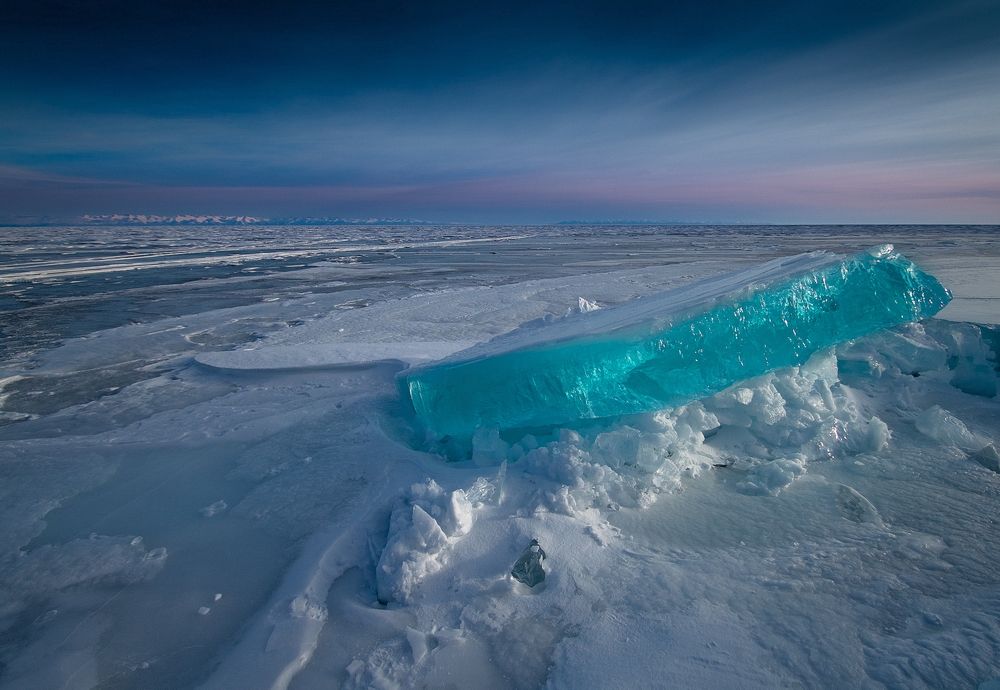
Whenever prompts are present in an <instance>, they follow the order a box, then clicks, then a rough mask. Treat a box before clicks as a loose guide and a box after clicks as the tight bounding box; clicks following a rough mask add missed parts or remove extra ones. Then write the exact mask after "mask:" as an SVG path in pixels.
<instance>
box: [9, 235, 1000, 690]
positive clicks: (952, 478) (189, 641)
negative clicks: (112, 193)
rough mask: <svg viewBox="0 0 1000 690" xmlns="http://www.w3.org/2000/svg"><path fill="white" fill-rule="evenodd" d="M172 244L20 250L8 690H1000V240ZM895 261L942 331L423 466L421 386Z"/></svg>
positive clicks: (298, 239) (484, 439)
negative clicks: (569, 334)
mask: <svg viewBox="0 0 1000 690" xmlns="http://www.w3.org/2000/svg"><path fill="white" fill-rule="evenodd" d="M175 231H176V232H177V234H176V235H175V236H172V237H169V238H155V237H153V238H152V239H151V237H152V236H151V235H150V234H149V233H152V232H154V231H153V230H150V229H142V230H136V231H135V234H134V235H128V234H127V233H125V234H124V235H122V234H118V233H121V229H115V231H111V230H107V231H101V230H100V229H86V230H80V231H79V233H80V237H82V238H83V239H80V240H79V241H77V242H75V243H74V244H73V247H74V248H73V250H72V251H70V250H66V251H65V252H63V253H60V251H58V250H59V246H60V245H59V242H60V241H61V238H60V236H59V235H58V233H54V234H53V237H52V239H51V240H49V241H47V242H48V243H47V244H46V242H42V241H39V242H36V243H35V244H34V245H30V246H29V244H30V243H25V242H23V240H20V239H18V238H15V237H13V236H11V237H6V238H5V239H4V241H5V242H6V246H10V247H14V246H17V247H19V248H20V249H19V251H18V252H15V251H11V252H10V253H9V256H10V257H12V258H10V259H7V260H5V262H4V263H3V264H2V265H0V271H2V273H3V275H4V276H5V280H7V281H8V284H7V288H6V293H5V295H4V302H3V305H4V308H5V309H7V311H6V312H4V313H3V314H2V315H0V317H2V324H3V327H4V333H5V339H4V343H3V344H4V347H5V353H6V354H5V362H4V364H3V370H2V371H0V385H2V386H3V388H2V390H0V401H2V408H0V415H2V421H3V422H5V423H6V426H3V427H0V442H2V450H0V453H2V455H0V584H2V587H0V662H2V663H3V667H2V668H0V688H4V689H7V688H11V689H13V688H19V689H20V688H25V689H29V688H30V689H32V690H34V689H38V690H46V689H48V688H53V689H54V688H81V689H82V688H136V689H138V688H141V689H151V690H152V689H164V690H166V689H182V688H213V689H224V690H243V689H246V690H253V689H256V688H261V689H265V688H286V687H287V688H292V689H296V690H312V689H319V688H331V687H344V688H367V687H374V688H424V687H426V688H447V687H454V688H537V687H543V686H544V687H549V688H567V689H569V688H572V689H574V690H575V689H581V688H609V687H610V688H617V687H621V688H663V687H678V688H711V689H716V688H720V687H732V688H768V689H771V688H782V687H787V688H838V689H840V688H907V689H909V688H948V689H951V688H955V689H960V688H977V687H980V686H981V684H986V686H985V687H989V684H990V683H991V682H995V683H1000V679H998V677H1000V585H998V583H997V578H998V575H1000V527H998V524H997V519H998V518H997V517H996V516H997V515H1000V474H998V470H1000V466H998V465H997V462H998V460H1000V457H998V455H997V452H996V448H997V447H998V446H1000V424H998V422H1000V400H998V398H997V388H996V386H997V378H996V364H997V362H996V355H995V353H996V351H997V349H998V348H1000V331H998V330H997V329H996V328H993V329H991V328H989V327H988V325H989V324H993V325H996V324H1000V238H998V236H997V234H996V229H995V228H994V229H985V230H984V229H974V228H933V227H928V228H867V229H863V230H856V229H850V228H847V229H844V228H837V229H830V228H826V229H796V230H789V229H772V230H768V229H759V228H758V229H752V230H744V231H740V230H738V229H733V228H716V229H707V230H706V229H701V230H694V229H688V230H684V229H680V230H676V231H672V232H666V231H662V230H661V231H652V230H649V229H642V228H627V227H622V228H592V229H580V228H547V229H535V230H530V229H523V228H489V229H462V230H455V229H453V228H449V229H439V230H429V229H426V228H419V229H411V230H409V231H406V230H403V229H379V230H373V229H367V228H366V229H365V230H364V232H366V233H372V232H380V233H383V235H380V236H371V235H368V236H365V237H364V238H362V239H360V240H352V239H351V238H350V237H349V236H346V235H345V236H343V237H340V236H338V237H335V238H328V241H326V243H325V244H324V241H322V237H321V235H322V232H323V231H321V230H315V229H313V230H302V229H295V230H294V231H292V230H287V231H279V230H276V229H264V230H261V231H259V236H258V237H257V238H256V239H254V238H250V239H248V238H247V237H246V236H243V235H240V234H239V233H241V232H245V231H244V230H242V229H234V230H232V231H227V232H232V233H233V234H232V235H231V236H227V237H223V238H221V239H216V240H214V241H213V243H212V246H208V243H206V242H205V241H203V240H202V239H201V238H198V237H196V236H194V235H190V236H189V235H184V232H182V231H179V230H177V229H173V228H171V229H168V230H165V231H163V232H166V233H171V232H175ZM335 231H336V232H338V233H348V232H349V230H347V229H342V228H337V229H336V230H335ZM19 232H20V233H22V234H23V231H22V230H19ZM330 232H333V231H330ZM407 232H409V233H410V234H407ZM295 233H299V234H295ZM308 233H314V234H311V235H310V234H308ZM435 233H437V234H435ZM126 236H127V237H128V241H129V242H130V244H129V245H128V247H126V248H124V249H123V248H122V247H121V246H120V243H121V242H122V241H124V240H122V237H126ZM74 237H75V236H74ZM154 240H155V241H154ZM168 240H169V241H168ZM19 242H20V244H18V243H19ZM199 242H200V243H201V244H199ZM883 242H893V243H895V244H896V246H897V249H899V250H900V251H901V252H902V253H903V254H904V255H905V256H907V257H908V258H910V259H912V260H914V261H916V262H917V263H918V264H919V265H920V266H921V267H922V268H924V269H925V270H927V271H928V272H930V273H931V274H933V275H935V276H936V277H937V278H938V279H939V280H940V281H941V282H942V283H943V284H945V285H946V286H947V287H949V288H950V289H951V290H952V291H953V293H954V295H955V299H954V300H953V301H952V303H951V304H950V305H948V307H946V308H945V310H943V311H942V312H941V313H940V314H939V315H938V318H937V319H933V320H928V321H925V322H923V323H920V324H908V325H904V326H900V327H897V328H895V329H892V330H890V331H884V332H881V333H878V334H874V335H872V336H868V337H866V338H862V339H859V340H857V341H853V342H849V343H843V344H841V345H839V346H837V347H835V348H830V349H826V350H823V351H821V352H819V353H817V354H816V355H815V356H813V358H812V359H811V360H810V361H809V362H808V363H807V364H805V365H803V366H802V367H796V368H786V369H782V370H779V371H776V372H773V373H771V374H767V375H765V376H761V377H757V378H755V379H750V380H745V381H740V382H737V383H736V384H734V385H733V386H732V387H730V388H728V389H726V390H725V391H722V392H721V393H718V394H715V395H712V396H708V397H706V398H704V399H702V400H698V401H696V402H693V403H690V404H688V405H685V406H683V407H680V408H675V409H672V410H663V411H659V412H655V413H648V414H641V415H633V416H629V417H625V418H616V419H605V420H600V421H594V422H590V423H578V424H576V425H573V428H566V429H555V430H551V431H550V432H549V431H540V432H539V433H538V434H536V435H534V436H530V437H525V438H516V439H515V438H502V437H500V436H498V435H496V434H489V433H484V434H481V435H480V436H479V437H478V438H477V442H476V446H475V448H474V451H473V455H472V457H471V459H468V460H464V461H461V462H447V461H445V460H444V459H443V458H441V457H439V456H436V455H432V454H428V453H424V452H420V451H419V450H415V448H420V447H423V441H424V438H423V437H422V436H421V432H420V429H419V423H418V422H417V421H416V420H414V419H413V417H412V413H411V412H408V408H407V406H406V404H405V401H402V400H400V397H399V393H398V389H397V386H396V375H397V374H398V373H399V372H400V371H402V370H403V369H404V368H405V367H407V366H410V365H412V364H417V363H422V362H425V361H427V360H428V359H436V358H440V357H445V356H447V355H448V354H450V353H451V352H453V351H456V350H460V349H464V348H465V347H468V346H470V345H471V344H474V343H477V342H481V341H484V340H487V339H489V338H492V337H494V336H496V335H499V334H502V333H505V332H507V331H510V330H512V329H514V328H515V327H517V326H518V325H519V324H522V323H524V322H528V321H531V320H534V319H543V318H544V317H546V316H547V315H553V316H556V317H559V316H562V315H564V314H566V313H567V311H568V310H571V309H573V308H577V309H578V310H579V308H580V306H581V305H597V306H600V307H608V306H611V305H616V304H621V303H623V302H626V301H628V300H631V299H634V298H636V297H640V296H644V295H649V294H654V293H656V292H660V291H662V290H666V289H669V288H672V287H677V286H680V285H685V284H688V283H691V282H694V281H696V280H699V279H703V278H707V277H711V276H715V275H720V274H722V273H724V272H727V271H731V270H734V269H737V268H744V267H748V266H752V265H755V264H757V263H760V262H763V261H765V260H768V259H772V258H774V257H777V256H787V255H790V254H796V253H800V252H803V251H811V250H814V249H827V250H832V251H838V252H853V251H856V250H858V249H862V248H865V247H868V246H871V245H875V244H880V243H883ZM116 243H119V244H117V245H116ZM88 252H89V253H88ZM119 252H124V253H119ZM122 257H126V258H122ZM296 262H298V263H296ZM192 271H204V272H205V273H204V274H201V275H200V276H198V277H204V279H202V280H193V281H191V280H190V278H191V277H192V273H191V272H192ZM581 299H582V300H585V302H581ZM587 308H590V306H587ZM969 322H972V323H976V324H982V325H985V326H986V327H981V326H974V325H970V323H969ZM532 539H536V540H537V541H538V543H539V545H540V546H541V548H542V549H543V550H544V552H545V555H546V558H545V560H544V562H543V566H544V568H545V572H546V579H545V581H544V582H543V583H542V584H540V585H537V586H536V587H534V588H528V587H526V586H525V585H522V584H520V583H518V582H516V581H514V580H513V579H512V578H511V577H510V571H511V568H512V567H513V565H514V562H515V561H516V560H517V559H518V557H519V556H520V555H521V554H522V552H523V551H524V549H525V548H526V547H527V546H528V545H529V543H530V542H531V540H532ZM991 690H992V689H991Z"/></svg>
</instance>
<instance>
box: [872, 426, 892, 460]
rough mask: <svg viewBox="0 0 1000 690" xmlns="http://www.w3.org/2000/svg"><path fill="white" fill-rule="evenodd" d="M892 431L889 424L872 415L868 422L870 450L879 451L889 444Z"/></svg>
mask: <svg viewBox="0 0 1000 690" xmlns="http://www.w3.org/2000/svg"><path fill="white" fill-rule="evenodd" d="M891 438H892V432H891V431H889V425H888V424H886V423H885V422H883V421H882V420H881V419H879V418H878V417H872V418H871V420H869V422H868V452H870V453H878V452H880V451H881V450H883V449H884V448H885V447H886V446H888V445H889V439H891Z"/></svg>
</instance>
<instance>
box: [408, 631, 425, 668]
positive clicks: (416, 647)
mask: <svg viewBox="0 0 1000 690" xmlns="http://www.w3.org/2000/svg"><path fill="white" fill-rule="evenodd" d="M406 641H407V642H409V643H410V651H411V652H412V653H413V663H415V664H416V663H419V662H420V660H421V659H423V658H424V657H425V656H426V655H427V635H425V634H424V633H422V632H420V631H419V630H414V629H413V628H410V627H407V628H406Z"/></svg>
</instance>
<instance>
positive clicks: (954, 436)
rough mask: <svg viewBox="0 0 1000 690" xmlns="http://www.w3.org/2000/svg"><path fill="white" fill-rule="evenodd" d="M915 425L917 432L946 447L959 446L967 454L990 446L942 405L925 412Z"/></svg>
mask: <svg viewBox="0 0 1000 690" xmlns="http://www.w3.org/2000/svg"><path fill="white" fill-rule="evenodd" d="M915 424H916V427H917V431H919V432H920V433H922V434H923V435H925V436H930V437H931V438H933V439H934V440H935V441H939V442H941V443H944V444H946V445H952V446H958V447H959V448H961V449H962V450H964V451H967V452H973V453H974V452H976V451H981V450H982V449H983V448H985V447H986V446H988V445H989V444H990V442H989V440H988V439H985V438H983V437H982V436H980V435H979V434H976V433H974V432H972V431H970V430H969V427H967V426H965V424H964V423H963V422H962V420H960V419H958V418H956V417H955V416H954V415H953V414H951V413H950V412H948V410H945V409H944V408H942V407H941V406H940V405H934V406H933V407H930V408H928V409H926V410H924V411H923V413H922V414H921V415H920V416H919V417H917V419H916V422H915Z"/></svg>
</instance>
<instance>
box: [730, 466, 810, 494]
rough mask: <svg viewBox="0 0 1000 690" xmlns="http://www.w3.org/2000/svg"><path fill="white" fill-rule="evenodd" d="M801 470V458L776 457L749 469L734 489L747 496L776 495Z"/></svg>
mask: <svg viewBox="0 0 1000 690" xmlns="http://www.w3.org/2000/svg"><path fill="white" fill-rule="evenodd" d="M803 472H805V468H804V467H803V463H802V462H801V460H800V461H798V462H796V461H795V460H790V459H788V458H778V459H777V460H772V461H771V462H769V463H766V464H764V465H761V466H760V467H757V468H755V469H754V470H753V471H751V472H750V473H749V474H748V475H747V476H746V478H745V479H743V480H742V481H740V482H739V483H738V484H736V490H737V491H739V492H740V493H741V494H746V495H747V496H777V495H778V494H779V493H780V492H781V490H782V489H784V488H785V487H786V486H788V485H789V484H791V483H792V482H793V481H795V479H796V477H798V476H799V475H801V474H802V473H803Z"/></svg>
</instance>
